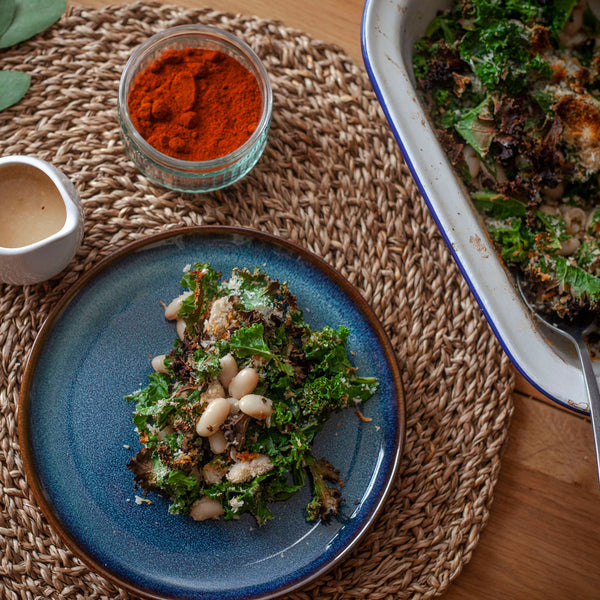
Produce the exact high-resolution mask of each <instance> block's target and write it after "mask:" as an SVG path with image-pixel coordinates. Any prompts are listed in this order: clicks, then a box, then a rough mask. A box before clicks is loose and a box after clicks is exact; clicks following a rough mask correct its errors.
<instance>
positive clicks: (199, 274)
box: [179, 263, 221, 326]
mask: <svg viewBox="0 0 600 600" xmlns="http://www.w3.org/2000/svg"><path fill="white" fill-rule="evenodd" d="M220 277H221V273H219V272H218V271H215V270H214V269H213V268H212V267H211V266H210V264H209V263H195V264H194V265H193V267H192V268H191V269H189V270H188V271H186V273H185V274H184V275H183V277H182V279H181V287H182V288H188V289H189V290H190V291H191V292H193V293H192V294H191V295H190V296H188V297H187V298H186V299H185V300H184V301H183V302H182V304H181V309H180V310H179V316H180V317H181V318H183V319H185V322H186V324H187V325H188V326H189V325H195V324H196V323H198V322H199V321H200V320H201V319H202V317H203V316H204V314H205V313H206V310H207V308H208V306H209V303H210V302H211V300H212V299H213V298H214V297H215V296H218V295H219V290H220V288H219V278H220Z"/></svg>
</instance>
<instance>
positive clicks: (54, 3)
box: [0, 0, 67, 111]
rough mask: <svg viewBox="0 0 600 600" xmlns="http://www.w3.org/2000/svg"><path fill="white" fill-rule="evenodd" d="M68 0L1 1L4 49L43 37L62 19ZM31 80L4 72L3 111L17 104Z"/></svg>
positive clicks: (1, 43)
mask: <svg viewBox="0 0 600 600" xmlns="http://www.w3.org/2000/svg"><path fill="white" fill-rule="evenodd" d="M66 9H67V2H66V0H0V48H9V47H10V46H14V45H15V44H18V43H20V42H23V41H25V40H28V39H29V38H31V37H33V36H34V35H37V34H38V33H41V32H42V31H44V30H45V29H47V28H48V27H50V26H51V25H53V24H54V23H56V21H58V19H60V17H61V16H62V14H63V13H64V12H65V10H66ZM30 85H31V78H30V77H29V75H27V74H26V73H22V72H20V71H12V70H4V71H0V111H1V110H4V109H5V108H8V107H9V106H12V105H13V104H16V103H17V102H18V101H19V100H21V98H23V96H24V95H25V94H26V93H27V90H29V86H30Z"/></svg>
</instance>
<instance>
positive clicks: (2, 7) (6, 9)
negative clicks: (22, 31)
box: [0, 0, 16, 37]
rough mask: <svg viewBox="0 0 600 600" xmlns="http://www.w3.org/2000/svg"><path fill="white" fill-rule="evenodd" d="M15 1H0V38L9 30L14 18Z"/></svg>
mask: <svg viewBox="0 0 600 600" xmlns="http://www.w3.org/2000/svg"><path fill="white" fill-rule="evenodd" d="M15 7H16V4H15V0H0V37H2V35H4V32H5V31H6V30H7V29H8V28H9V26H10V24H11V23H12V21H13V17H14V16H15Z"/></svg>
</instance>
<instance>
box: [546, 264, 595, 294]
mask: <svg viewBox="0 0 600 600" xmlns="http://www.w3.org/2000/svg"><path fill="white" fill-rule="evenodd" d="M554 260H555V271H556V278H557V279H558V280H559V281H561V282H562V283H564V284H566V285H568V286H569V287H570V289H571V290H572V292H573V293H574V294H575V296H583V295H587V296H589V298H590V299H591V300H592V301H597V300H599V299H600V277H596V276H595V275H592V274H591V273H588V272H587V271H585V270H584V269H582V268H580V267H577V266H575V265H571V264H569V262H568V260H567V259H566V258H565V257H564V256H557V257H555V258H554Z"/></svg>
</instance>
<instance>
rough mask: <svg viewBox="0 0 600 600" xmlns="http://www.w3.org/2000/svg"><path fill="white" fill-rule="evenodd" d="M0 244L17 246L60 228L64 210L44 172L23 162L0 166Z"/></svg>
mask: <svg viewBox="0 0 600 600" xmlns="http://www.w3.org/2000/svg"><path fill="white" fill-rule="evenodd" d="M0 206H1V207H2V218H1V219H0V246H2V247H4V248H21V247H22V246H27V245H29V244H33V243H34V242H39V241H40V240H43V239H45V238H47V237H49V236H51V235H52V234H54V233H56V232H57V231H60V230H61V229H62V227H63V225H64V224H65V221H66V218H67V211H66V209H65V205H64V202H63V199H62V197H61V195H60V192H59V191H58V189H57V187H56V185H54V182H53V181H52V179H50V177H48V175H46V174H45V173H44V172H42V171H40V170H39V169H36V168H35V167H33V166H31V165H27V164H12V165H5V166H2V167H0Z"/></svg>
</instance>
